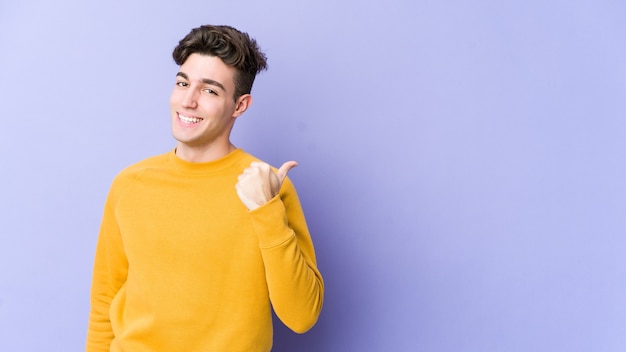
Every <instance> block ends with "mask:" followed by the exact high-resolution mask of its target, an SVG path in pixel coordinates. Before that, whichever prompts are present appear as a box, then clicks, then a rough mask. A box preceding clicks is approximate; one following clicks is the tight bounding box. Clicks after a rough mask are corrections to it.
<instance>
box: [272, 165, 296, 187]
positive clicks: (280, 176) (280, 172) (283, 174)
mask: <svg viewBox="0 0 626 352" xmlns="http://www.w3.org/2000/svg"><path fill="white" fill-rule="evenodd" d="M296 166H298V163H297V162H295V161H293V160H292V161H287V162H286V163H284V164H282V165H281V166H280V168H279V169H278V170H277V171H276V176H278V180H279V181H280V183H283V180H284V179H285V177H287V173H288V172H289V170H291V169H292V168H294V167H296Z"/></svg>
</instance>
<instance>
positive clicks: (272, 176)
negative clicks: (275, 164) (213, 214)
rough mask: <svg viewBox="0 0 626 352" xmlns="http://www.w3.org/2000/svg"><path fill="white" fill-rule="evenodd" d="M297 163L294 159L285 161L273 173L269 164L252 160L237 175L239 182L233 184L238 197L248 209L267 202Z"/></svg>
mask: <svg viewBox="0 0 626 352" xmlns="http://www.w3.org/2000/svg"><path fill="white" fill-rule="evenodd" d="M297 165H298V163H297V162H295V161H287V162H286V163H284V164H282V165H281V167H280V168H279V169H278V170H277V171H276V173H274V171H272V167H271V166H270V165H269V164H267V163H264V162H260V161H253V162H252V163H250V167H248V168H247V169H245V170H243V173H242V174H241V175H239V178H238V180H239V182H237V184H236V185H235V188H236V189H237V195H238V196H239V199H241V201H242V202H243V204H244V205H245V206H246V207H247V208H248V210H254V209H256V208H258V207H260V206H261V205H263V204H265V203H267V202H268V201H269V200H270V199H272V198H274V197H275V196H276V195H277V194H278V191H279V190H280V186H281V185H282V184H283V181H284V180H285V177H287V173H288V172H289V170H291V168H293V167H295V166H297Z"/></svg>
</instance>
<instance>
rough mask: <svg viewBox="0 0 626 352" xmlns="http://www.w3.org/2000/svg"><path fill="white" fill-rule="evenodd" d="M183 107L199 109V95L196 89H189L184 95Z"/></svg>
mask: <svg viewBox="0 0 626 352" xmlns="http://www.w3.org/2000/svg"><path fill="white" fill-rule="evenodd" d="M181 105H182V106H183V107H185V108H190V109H195V108H196V107H198V94H197V92H196V91H195V90H194V89H187V90H186V91H185V93H183V97H182V101H181Z"/></svg>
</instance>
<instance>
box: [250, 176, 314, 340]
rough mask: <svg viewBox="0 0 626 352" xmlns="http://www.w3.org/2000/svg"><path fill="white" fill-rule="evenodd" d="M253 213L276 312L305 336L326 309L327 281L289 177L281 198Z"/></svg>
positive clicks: (287, 324)
mask: <svg viewBox="0 0 626 352" xmlns="http://www.w3.org/2000/svg"><path fill="white" fill-rule="evenodd" d="M250 214H251V217H252V224H253V226H254V229H255V231H256V233H257V235H258V237H259V244H260V247H261V254H262V256H263V262H264V265H265V274H266V278H267V285H268V289H269V294H270V300H271V302H272V306H273V307H274V311H275V312H276V315H277V316H278V317H279V318H280V320H281V321H282V322H283V323H284V324H285V325H286V326H287V327H289V328H290V329H291V330H293V331H295V332H297V333H304V332H306V331H307V330H309V329H310V328H311V327H313V325H314V324H315V322H316V321H317V318H318V317H319V314H320V312H321V310H322V304H323V301H324V282H323V279H322V276H321V274H320V272H319V270H318V269H317V262H316V258H315V251H314V248H313V242H312V240H311V237H310V234H309V230H308V228H307V225H306V221H305V218H304V214H303V212H302V208H301V205H300V201H299V199H298V195H297V193H296V190H295V188H294V186H293V184H292V183H291V181H290V180H289V179H288V178H286V179H285V181H284V183H283V185H282V188H281V191H280V193H279V195H277V196H276V197H274V198H273V199H272V200H270V201H269V202H268V203H267V204H265V205H263V206H261V207H259V208H257V209H255V210H253V211H251V212H250Z"/></svg>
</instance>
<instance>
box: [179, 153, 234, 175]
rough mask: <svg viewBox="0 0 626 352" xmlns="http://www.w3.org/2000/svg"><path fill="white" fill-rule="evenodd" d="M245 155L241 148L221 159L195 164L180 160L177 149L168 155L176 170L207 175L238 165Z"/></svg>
mask: <svg viewBox="0 0 626 352" xmlns="http://www.w3.org/2000/svg"><path fill="white" fill-rule="evenodd" d="M244 154H245V152H244V151H243V150H242V149H241V148H237V149H235V150H233V151H232V152H230V153H228V154H226V155H225V156H223V157H221V158H219V159H216V160H212V161H207V162H199V163H194V162H189V161H185V160H183V159H181V158H179V157H178V156H177V155H176V149H173V150H171V151H170V152H169V153H168V159H169V162H170V163H171V164H172V165H173V166H174V168H175V169H177V170H179V171H182V172H185V173H193V174H205V173H211V172H216V171H219V170H222V169H224V168H227V167H230V166H233V165H235V164H237V162H238V161H239V160H241V158H242V157H243V156H244Z"/></svg>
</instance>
